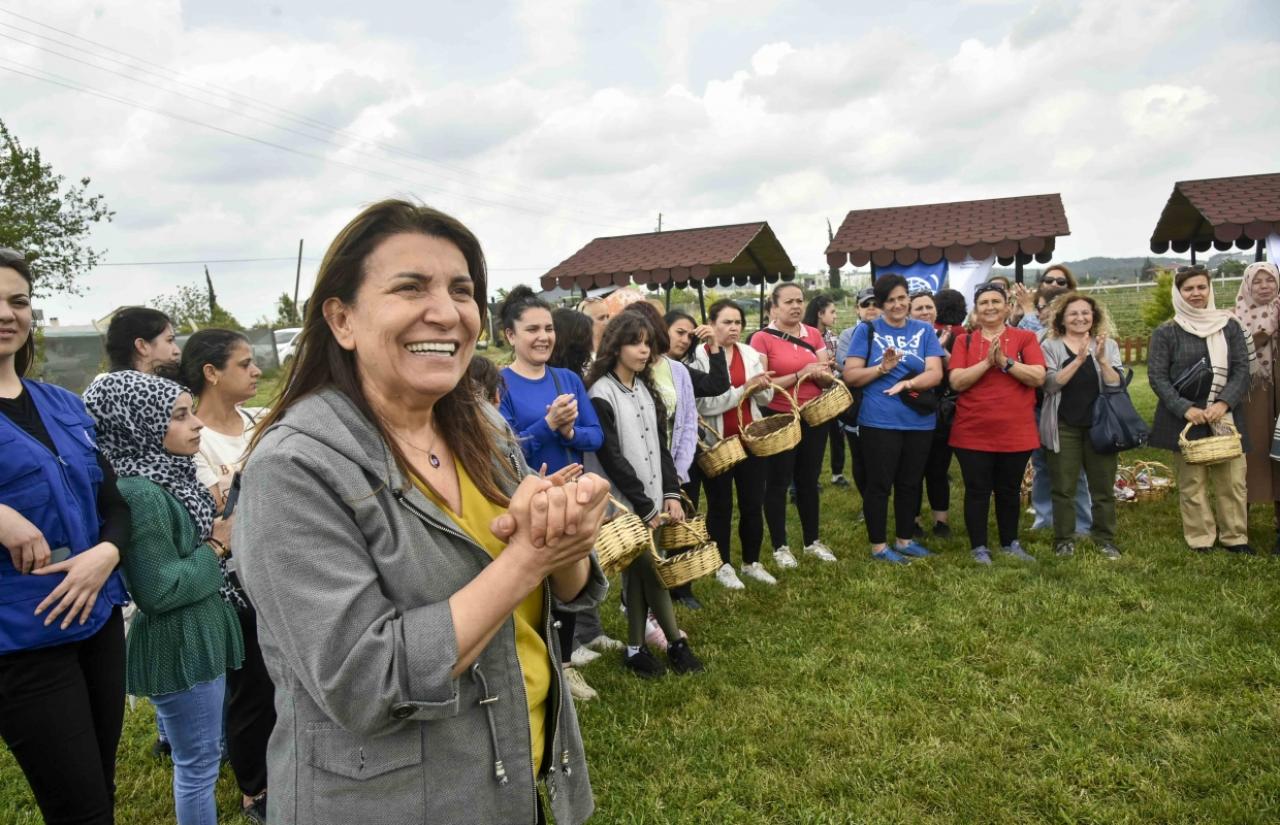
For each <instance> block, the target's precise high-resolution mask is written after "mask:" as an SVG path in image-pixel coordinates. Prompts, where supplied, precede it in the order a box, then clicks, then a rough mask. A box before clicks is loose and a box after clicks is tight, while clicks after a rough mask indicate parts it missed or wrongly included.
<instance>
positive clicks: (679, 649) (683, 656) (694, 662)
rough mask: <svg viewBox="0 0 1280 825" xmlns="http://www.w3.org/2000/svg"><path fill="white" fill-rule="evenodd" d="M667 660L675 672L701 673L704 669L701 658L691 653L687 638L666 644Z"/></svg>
mask: <svg viewBox="0 0 1280 825" xmlns="http://www.w3.org/2000/svg"><path fill="white" fill-rule="evenodd" d="M667 660H668V661H670V662H671V669H672V670H674V671H675V672H676V673H701V672H702V671H704V670H706V668H705V667H703V665H702V660H701V659H699V658H698V657H697V656H694V655H693V651H692V650H690V649H689V640H688V639H681V640H680V641H678V642H676V643H675V644H673V645H667Z"/></svg>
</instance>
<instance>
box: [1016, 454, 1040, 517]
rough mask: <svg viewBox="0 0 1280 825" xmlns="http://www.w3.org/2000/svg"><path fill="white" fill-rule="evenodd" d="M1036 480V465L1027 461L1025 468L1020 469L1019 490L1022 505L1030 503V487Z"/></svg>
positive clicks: (1025, 505)
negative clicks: (1020, 484)
mask: <svg viewBox="0 0 1280 825" xmlns="http://www.w3.org/2000/svg"><path fill="white" fill-rule="evenodd" d="M1035 482H1036V465H1034V464H1032V463H1031V462H1030V461H1028V462H1027V469H1025V470H1023V471H1022V486H1021V488H1020V490H1019V492H1020V494H1021V497H1022V506H1023V507H1027V506H1029V505H1030V504H1031V488H1032V486H1033V485H1034V484H1035Z"/></svg>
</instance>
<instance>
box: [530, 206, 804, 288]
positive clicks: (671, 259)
mask: <svg viewBox="0 0 1280 825" xmlns="http://www.w3.org/2000/svg"><path fill="white" fill-rule="evenodd" d="M795 272H796V268H795V265H794V264H792V263H791V258H789V257H788V256H787V251H786V250H785V249H783V248H782V244H780V243H778V238H777V236H776V235H774V234H773V230H772V229H770V228H769V224H768V223H766V222H764V221H760V222H757V223H740V224H734V225H732V226H710V227H702V228H699V229H678V230H674V231H671V232H648V233H645V234H643V235H619V236H615V237H611V238H596V239H595V240H593V241H592V242H591V243H589V244H587V245H586V246H584V247H582V249H579V250H578V251H577V252H575V253H574V254H573V255H571V256H569V257H568V258H567V259H565V260H564V261H562V262H561V263H560V264H559V265H557V266H556V267H555V268H553V269H552V270H551V271H550V272H548V273H547V274H546V275H543V276H542V287H543V289H551V288H552V287H555V286H560V287H564V288H566V289H571V288H574V287H579V288H582V289H591V288H593V287H602V286H608V285H610V284H614V285H616V286H625V285H626V284H628V283H630V282H632V281H635V283H638V284H665V283H667V282H668V281H674V282H675V283H677V284H683V283H686V282H687V281H691V280H692V281H705V282H707V283H708V284H709V285H714V284H716V283H719V284H722V285H725V286H727V285H729V284H730V283H737V284H738V285H743V284H746V283H748V282H750V283H757V284H758V283H760V281H761V280H762V279H763V280H765V281H769V282H773V281H776V280H778V279H779V278H783V279H786V280H790V279H791V278H793V277H795Z"/></svg>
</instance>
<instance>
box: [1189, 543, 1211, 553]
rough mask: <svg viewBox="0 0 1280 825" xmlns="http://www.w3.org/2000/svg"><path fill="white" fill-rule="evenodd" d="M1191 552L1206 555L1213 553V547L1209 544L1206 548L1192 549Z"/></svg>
mask: <svg viewBox="0 0 1280 825" xmlns="http://www.w3.org/2000/svg"><path fill="white" fill-rule="evenodd" d="M1191 551H1192V552H1193V553H1204V554H1206V555H1207V554H1209V553H1212V552H1213V545H1212V544H1211V545H1209V546H1208V547H1192V548H1191Z"/></svg>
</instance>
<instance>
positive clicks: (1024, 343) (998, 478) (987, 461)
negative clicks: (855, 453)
mask: <svg viewBox="0 0 1280 825" xmlns="http://www.w3.org/2000/svg"><path fill="white" fill-rule="evenodd" d="M973 301H974V306H975V310H974V314H975V316H976V319H977V328H976V329H975V330H974V331H973V332H970V333H966V334H965V335H963V336H961V337H960V338H959V339H957V340H956V342H955V346H954V348H953V349H952V351H951V363H950V368H951V371H950V373H949V374H948V378H949V379H950V382H951V388H952V389H953V390H955V391H956V392H957V393H959V396H958V397H957V399H956V414H955V419H954V421H953V422H952V424H951V446H952V447H953V448H955V452H956V459H957V460H958V461H959V462H960V473H961V475H963V476H964V521H965V526H966V528H967V529H968V531H969V544H970V546H971V547H972V549H973V559H974V561H976V562H977V563H978V564H991V551H990V550H989V549H988V548H987V512H988V509H989V507H990V505H991V497H992V494H993V493H994V494H995V500H996V525H997V528H998V529H999V532H1000V546H1001V547H1002V548H1003V550H1004V552H1005V553H1006V554H1007V555H1010V556H1013V557H1014V558H1017V559H1020V560H1022V561H1035V559H1034V558H1032V556H1031V555H1030V554H1029V553H1027V552H1026V551H1025V550H1023V549H1022V545H1021V544H1019V543H1018V510H1019V509H1020V507H1021V503H1020V501H1019V498H1020V492H1021V490H1020V487H1021V484H1022V476H1023V473H1025V472H1026V469H1027V460H1028V459H1029V458H1031V452H1032V451H1033V450H1034V449H1036V448H1037V447H1039V446H1040V436H1039V433H1037V431H1036V419H1035V406H1036V391H1035V388H1036V387H1039V386H1040V385H1041V384H1043V383H1044V353H1042V352H1041V351H1040V344H1039V342H1038V341H1037V340H1036V336H1035V333H1032V332H1028V331H1026V330H1023V329H1017V328H1016V327H1010V326H1008V325H1007V324H1006V323H1005V320H1006V318H1007V317H1008V315H1009V299H1008V297H1007V295H1006V293H1005V290H1004V287H1002V286H1000V285H999V284H995V283H985V284H980V285H979V286H978V287H977V288H976V289H975V290H974V293H973Z"/></svg>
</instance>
